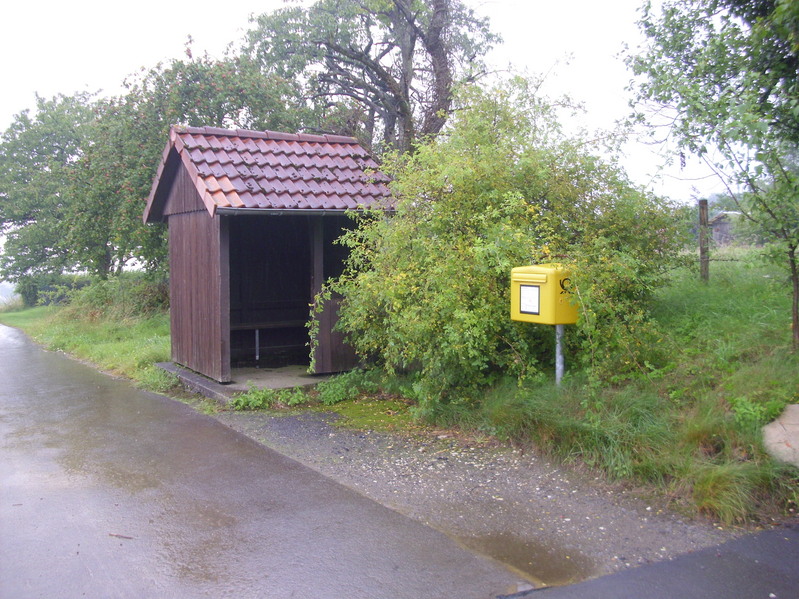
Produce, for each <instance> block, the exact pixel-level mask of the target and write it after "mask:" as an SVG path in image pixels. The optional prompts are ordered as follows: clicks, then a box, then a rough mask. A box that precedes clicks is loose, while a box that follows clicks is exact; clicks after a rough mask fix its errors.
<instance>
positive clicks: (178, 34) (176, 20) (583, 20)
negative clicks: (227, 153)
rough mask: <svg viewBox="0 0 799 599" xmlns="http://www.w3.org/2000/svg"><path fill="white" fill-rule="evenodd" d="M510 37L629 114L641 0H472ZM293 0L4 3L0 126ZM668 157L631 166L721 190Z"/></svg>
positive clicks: (511, 53) (686, 190) (598, 114)
mask: <svg viewBox="0 0 799 599" xmlns="http://www.w3.org/2000/svg"><path fill="white" fill-rule="evenodd" d="M465 1H466V2H467V4H469V5H470V6H472V7H473V8H475V10H476V11H477V12H478V13H479V14H482V15H486V16H489V17H490V19H491V22H492V26H493V29H494V30H495V31H497V32H498V33H500V34H501V35H502V36H503V38H504V40H505V43H504V44H503V45H502V46H501V47H500V48H498V49H497V50H496V51H495V52H494V54H493V55H492V57H491V59H492V61H493V62H494V64H495V65H497V66H498V67H501V66H505V65H507V64H508V63H509V62H512V63H513V64H514V65H515V66H516V67H517V68H519V69H527V70H528V71H530V72H532V73H549V75H548V77H547V82H546V91H547V92H548V93H550V94H553V95H556V94H561V93H568V94H570V95H571V96H573V97H574V98H575V99H577V100H580V101H582V102H584V103H585V105H586V108H587V111H588V112H587V116H586V117H585V119H584V122H583V124H584V125H586V126H588V127H590V128H605V127H611V126H612V124H613V122H614V121H615V120H617V119H620V118H623V117H624V116H625V115H626V114H627V112H628V108H627V93H626V92H625V87H626V85H627V83H628V80H629V78H630V76H629V74H628V72H627V71H626V69H625V67H624V65H623V63H622V61H621V58H620V57H619V56H618V54H619V52H620V51H621V49H622V45H623V44H624V43H625V42H626V43H628V44H629V45H631V46H635V44H636V43H637V40H638V39H639V34H638V31H637V27H636V25H635V21H636V19H637V9H638V7H639V5H640V4H641V2H642V0H613V2H597V1H596V0H563V1H562V2H557V3H555V2H551V1H547V2H544V1H542V0H465ZM284 5H285V2H284V0H260V1H255V0H227V1H226V2H223V3H219V2H210V1H208V0H193V1H191V2H187V1H185V0H160V1H158V2H155V1H153V0H139V1H138V2H130V3H122V2H108V0H103V1H98V0H72V1H71V2H65V1H63V0H57V1H54V0H39V1H38V2H12V1H6V2H4V3H3V5H2V8H0V21H2V22H3V23H4V25H5V27H4V32H3V35H2V36H0V56H2V61H0V80H2V81H3V82H4V84H3V92H2V94H0V129H2V130H5V129H6V128H7V127H8V125H9V124H10V123H11V121H12V118H13V115H15V114H17V113H19V112H20V111H21V110H23V109H25V108H32V107H33V106H34V105H35V97H34V94H35V93H38V94H39V95H42V96H45V97H51V96H53V95H54V94H56V93H64V94H71V93H74V92H76V91H98V90H100V91H102V92H104V93H107V94H116V93H119V92H120V91H121V90H120V84H121V82H122V80H123V79H124V78H125V77H126V76H127V75H129V74H131V73H134V72H136V71H137V70H139V69H141V68H150V67H152V66H154V65H155V64H157V63H158V62H159V61H167V60H169V59H171V58H179V57H183V56H184V45H185V43H186V40H187V37H188V36H189V35H191V37H192V38H193V39H194V43H193V51H194V53H195V55H196V54H198V53H201V52H203V51H207V52H208V53H209V54H210V55H212V56H221V55H222V54H223V52H224V50H225V47H226V45H227V44H229V43H230V42H234V41H237V40H238V39H239V38H240V37H241V35H242V34H243V32H244V31H245V30H246V29H247V26H248V18H249V16H250V15H251V14H260V13H263V12H268V11H270V10H274V9H276V8H280V7H282V6H284ZM660 162H662V160H661V159H660V158H658V157H656V156H654V155H653V154H651V152H650V148H648V147H646V146H641V145H638V144H633V145H632V146H630V147H629V149H628V158H627V159H626V160H625V162H624V164H625V166H626V167H627V168H628V171H629V172H630V174H631V176H632V178H633V180H634V181H636V182H637V183H639V184H641V185H644V186H647V187H649V188H650V189H653V190H654V191H656V192H657V193H663V194H666V195H669V196H671V197H673V198H674V199H679V200H682V201H690V200H691V199H692V197H695V195H696V192H695V191H694V190H692V188H693V187H697V188H698V189H697V190H696V191H698V192H699V193H708V192H711V191H714V190H715V187H716V185H715V181H710V180H704V181H680V179H686V178H687V179H691V178H694V177H697V176H701V175H703V174H704V173H703V172H697V171H696V170H695V169H692V168H690V166H691V165H690V164H689V169H687V170H684V171H681V170H680V169H679V168H671V169H669V170H668V171H667V172H666V173H665V175H664V176H663V177H662V178H661V179H660V180H658V179H655V178H654V174H655V173H656V172H657V170H658V169H657V167H658V166H659V164H660Z"/></svg>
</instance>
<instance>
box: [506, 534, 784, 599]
mask: <svg viewBox="0 0 799 599" xmlns="http://www.w3.org/2000/svg"><path fill="white" fill-rule="evenodd" d="M531 594H532V593H531ZM535 595H536V597H539V596H540V597H541V598H542V599H641V598H642V597H646V599H674V598H676V597H679V598H680V599H757V598H762V599H799V527H790V528H789V527H786V528H779V529H774V530H769V531H766V532H762V533H758V534H753V535H749V536H746V537H742V538H740V539H737V540H735V541H730V542H729V543H725V544H723V545H719V546H718V547H712V548H709V549H704V550H702V551H697V552H695V553H689V554H686V555H683V556H680V557H678V558H676V559H674V560H672V561H668V562H661V563H658V564H654V565H651V566H643V567H640V568H636V569H634V570H627V571H624V572H621V573H619V574H613V575H610V576H605V577H603V578H597V579H594V580H590V581H588V582H584V583H581V584H577V585H574V586H570V587H560V588H549V589H543V590H541V591H538V592H536V593H535ZM516 596H517V597H518V596H521V595H516Z"/></svg>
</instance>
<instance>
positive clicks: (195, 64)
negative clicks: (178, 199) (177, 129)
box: [65, 56, 304, 277]
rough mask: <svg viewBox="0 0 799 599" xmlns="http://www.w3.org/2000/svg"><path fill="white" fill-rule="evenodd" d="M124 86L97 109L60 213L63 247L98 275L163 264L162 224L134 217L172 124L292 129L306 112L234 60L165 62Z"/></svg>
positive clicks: (282, 88) (288, 91)
mask: <svg viewBox="0 0 799 599" xmlns="http://www.w3.org/2000/svg"><path fill="white" fill-rule="evenodd" d="M126 87H127V93H125V94H124V95H122V96H120V97H117V98H111V99H108V100H104V101H102V102H99V103H98V105H97V110H96V114H97V118H96V119H95V120H94V121H93V123H92V125H91V136H90V138H91V142H90V143H88V144H86V147H85V149H84V151H83V154H82V156H81V157H80V159H79V161H78V162H77V164H76V169H75V173H74V176H73V178H72V181H71V185H70V187H69V192H70V198H71V201H70V202H69V208H68V210H67V211H66V214H65V219H66V222H67V223H68V225H69V226H68V235H67V238H66V244H67V245H68V247H70V248H71V250H72V251H73V252H74V255H75V256H76V257H77V258H78V259H79V261H80V263H81V264H82V266H83V267H84V268H86V269H87V270H90V271H91V272H93V273H95V274H97V275H98V276H100V277H106V276H108V275H109V274H112V273H114V272H118V271H119V270H120V269H121V268H122V267H123V266H124V265H126V264H128V263H130V262H131V261H136V262H138V263H140V264H143V265H145V266H146V267H147V269H148V270H149V271H151V272H156V271H158V270H161V269H164V268H165V267H166V253H167V246H166V237H165V231H166V230H165V227H159V226H144V225H143V224H142V222H141V213H142V210H143V207H144V199H145V198H146V197H147V195H148V194H149V192H150V186H151V185H152V180H153V177H154V176H155V171H156V168H157V167H158V162H159V159H160V157H161V152H162V151H163V148H164V145H165V143H166V139H167V135H168V132H169V128H170V126H171V125H176V124H177V125H181V124H182V125H190V126H205V125H212V126H219V127H233V128H237V127H238V128H254V129H286V128H287V129H289V130H295V129H297V128H299V127H300V124H301V122H302V118H303V114H304V113H303V111H302V110H297V109H296V107H297V104H298V99H297V98H298V95H297V93H296V91H295V89H294V84H293V83H291V82H288V81H286V80H283V79H279V78H278V77H276V76H272V77H266V76H264V75H262V74H261V73H260V72H259V70H258V69H257V68H255V66H254V65H253V64H252V63H251V62H250V61H249V60H247V59H246V58H241V57H235V56H233V57H227V58H225V59H223V60H213V59H210V58H208V57H207V56H202V57H198V58H190V59H189V60H186V61H183V60H173V61H171V62H170V63H169V64H168V65H166V66H164V65H158V66H156V67H154V68H152V69H150V70H149V71H146V72H144V73H142V74H141V75H140V76H138V77H135V78H131V79H129V80H128V81H127V82H126Z"/></svg>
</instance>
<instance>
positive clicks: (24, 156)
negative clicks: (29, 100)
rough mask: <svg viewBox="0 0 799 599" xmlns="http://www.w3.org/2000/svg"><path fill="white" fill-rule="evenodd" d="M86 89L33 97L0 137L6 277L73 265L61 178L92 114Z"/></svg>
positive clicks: (78, 151) (0, 222) (0, 226)
mask: <svg viewBox="0 0 799 599" xmlns="http://www.w3.org/2000/svg"><path fill="white" fill-rule="evenodd" d="M93 102H94V100H93V98H92V97H91V95H89V94H76V95H74V96H63V95H58V96H55V97H53V98H52V99H45V98H41V97H38V96H37V98H36V109H35V111H34V112H33V113H31V111H30V110H24V111H22V112H21V113H19V114H17V115H16V116H15V117H14V121H13V122H12V124H11V126H10V127H9V128H8V129H7V130H6V131H5V132H4V133H3V136H2V140H1V141H0V230H2V232H3V233H4V234H5V235H6V243H5V247H4V252H3V256H2V262H1V263H0V274H2V277H3V278H5V279H7V280H10V281H19V280H20V279H21V278H23V277H30V276H35V275H40V274H43V273H60V272H62V271H63V270H64V269H69V268H72V267H73V266H75V263H74V256H73V255H72V253H71V252H70V248H69V247H68V246H67V245H65V244H64V243H63V241H64V236H65V234H66V227H65V226H64V220H63V219H64V214H65V211H66V209H67V206H66V204H67V202H68V200H67V197H66V189H67V182H68V181H69V178H70V173H72V171H73V169H74V168H75V164H76V162H77V161H78V160H79V159H80V157H81V155H82V153H83V148H84V147H85V142H86V139H87V135H88V127H89V124H90V123H91V121H92V120H93V118H94V113H93Z"/></svg>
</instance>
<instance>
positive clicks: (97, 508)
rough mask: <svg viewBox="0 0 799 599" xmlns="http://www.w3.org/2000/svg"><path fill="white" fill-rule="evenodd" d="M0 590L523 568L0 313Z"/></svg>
mask: <svg viewBox="0 0 799 599" xmlns="http://www.w3.org/2000/svg"><path fill="white" fill-rule="evenodd" d="M0 381H2V384H1V385H0V597H3V598H13V599H23V598H28V597H48V598H49V597H64V598H72V597H104V598H112V597H125V598H127V597H136V598H146V597H169V598H181V597H220V598H221V597H237V598H240V599H246V598H249V597H253V598H255V597H257V598H269V599H280V598H284V597H298V598H302V599H312V598H336V599H345V598H353V599H358V598H364V599H366V598H369V599H378V598H382V597H385V598H391V599H401V598H403V597H407V598H414V599H416V598H420V597H424V598H426V599H431V598H436V597H441V598H444V597H446V598H456V597H457V598H458V599H465V598H470V597H475V598H488V597H495V596H497V595H498V594H504V593H511V592H513V591H515V590H516V589H517V587H516V583H518V582H520V581H519V579H518V577H516V576H515V575H514V574H512V573H511V572H509V571H508V570H506V569H505V568H504V567H502V566H500V565H498V564H496V563H494V562H490V561H488V560H486V559H484V558H482V557H479V556H475V555H473V554H471V553H469V552H467V551H465V550H463V549H461V548H460V547H458V546H457V545H456V544H455V543H454V542H453V541H451V540H450V539H449V538H447V537H445V536H444V535H442V534H440V533H438V532H436V531H434V530H432V529H429V528H427V527H424V526H422V525H421V524H419V523H417V522H415V521H412V520H410V519H408V518H406V517H404V516H402V515H400V514H398V513H396V512H393V511H391V510H389V509H387V508H384V507H383V506H381V505H379V504H377V503H375V502H373V501H371V500H369V499H366V498H364V497H363V496H361V495H359V494H357V493H355V492H353V491H351V490H349V489H347V488H345V487H343V486H341V485H338V484H337V483H334V482H333V481H331V480H329V479H327V478H325V477H323V476H322V475H320V474H318V473H316V472H314V471H312V470H310V469H308V468H306V467H304V466H302V465H300V464H299V463H297V462H294V461H292V460H290V459H288V458H286V457H284V456H282V455H280V454H278V453H275V452H273V451H270V450H269V449H266V448H264V447H262V446H260V445H258V444H256V443H255V442H253V441H251V440H249V439H247V438H246V437H244V436H242V435H240V434H238V433H236V432H234V431H232V430H231V429H229V428H227V427H225V426H224V425H222V424H220V423H218V422H217V421H215V420H213V419H211V418H208V417H205V416H203V415H200V414H197V413H195V412H194V411H193V410H191V409H190V408H188V407H187V406H184V405H182V404H180V403H177V402H174V401H171V400H168V399H166V398H163V397H161V396H158V395H154V394H150V393H144V392H141V391H138V390H136V389H133V388H132V387H131V386H130V385H129V384H127V383H125V382H124V381H118V380H114V379H112V378H110V377H108V376H105V375H103V374H100V373H97V372H95V371H94V370H92V369H91V368H88V367H86V366H84V365H82V364H79V363H77V362H75V361H73V360H70V359H68V358H65V357H63V356H61V355H58V354H55V353H51V352H45V351H43V350H41V349H40V348H38V347H37V346H35V345H34V344H32V343H31V342H29V341H28V340H27V339H26V338H25V337H24V336H23V335H22V334H21V333H19V332H17V331H16V330H13V329H10V328H8V327H4V326H0Z"/></svg>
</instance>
